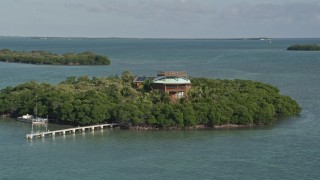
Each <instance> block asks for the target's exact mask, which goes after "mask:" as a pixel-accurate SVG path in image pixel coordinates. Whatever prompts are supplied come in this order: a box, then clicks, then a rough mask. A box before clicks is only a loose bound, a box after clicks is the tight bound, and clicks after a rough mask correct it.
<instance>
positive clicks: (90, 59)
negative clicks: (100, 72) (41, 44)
mask: <svg viewBox="0 0 320 180" xmlns="http://www.w3.org/2000/svg"><path fill="white" fill-rule="evenodd" d="M0 61H2V62H14V63H27V64H49V65H109V64H110V63H111V62H110V60H109V59H108V57H106V56H101V55H97V54H95V53H93V52H83V53H79V54H76V53H65V54H62V55H59V54H54V53H50V52H46V51H31V52H25V51H11V50H10V49H2V50H0Z"/></svg>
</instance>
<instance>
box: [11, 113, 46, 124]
mask: <svg viewBox="0 0 320 180" xmlns="http://www.w3.org/2000/svg"><path fill="white" fill-rule="evenodd" d="M17 119H18V121H21V122H27V123H32V124H46V123H48V118H42V117H34V116H33V115H30V114H26V115H23V116H21V117H18V118H17Z"/></svg>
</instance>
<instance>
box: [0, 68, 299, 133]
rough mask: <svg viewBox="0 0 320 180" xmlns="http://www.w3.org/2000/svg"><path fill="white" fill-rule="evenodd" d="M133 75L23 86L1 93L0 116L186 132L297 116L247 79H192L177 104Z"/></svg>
mask: <svg viewBox="0 0 320 180" xmlns="http://www.w3.org/2000/svg"><path fill="white" fill-rule="evenodd" d="M133 80H134V76H133V75H132V74H131V73H130V72H128V71H125V72H123V73H122V76H120V77H119V76H110V77H99V78H97V77H93V78H89V77H87V76H82V77H78V78H77V77H68V78H67V79H65V80H64V81H62V82H60V83H59V84H49V83H37V82H34V81H31V82H26V83H23V84H20V85H17V86H15V87H6V88H3V89H2V90H1V91H0V114H3V115H8V114H10V115H11V116H12V117H18V116H21V115H23V114H27V113H29V114H34V112H35V97H36V96H37V113H38V115H39V116H47V115H48V116H49V118H50V119H58V120H59V121H60V123H62V124H72V125H75V126H77V125H92V124H99V123H120V124H122V125H125V126H126V127H129V128H130V127H131V128H135V127H145V128H159V129H184V128H192V127H200V126H201V127H230V126H229V125H232V126H239V127H241V126H260V125H268V124H272V123H273V122H275V121H276V120H277V119H279V118H283V117H288V116H294V115H297V114H299V112H300V111H301V108H300V106H299V105H298V103H297V102H296V101H294V100H293V99H291V98H290V97H288V96H284V95H281V94H280V93H279V89H278V88H276V87H274V86H272V85H269V84H265V83H261V82H254V81H250V80H238V79H236V80H221V79H208V78H190V81H191V82H192V86H191V87H190V88H189V89H188V93H187V95H186V96H185V97H182V98H179V99H177V100H176V101H172V99H170V95H169V94H168V93H166V92H163V91H161V90H159V89H154V88H153V86H152V82H153V81H152V80H151V79H150V78H146V79H145V80H144V81H143V83H142V84H141V85H140V86H139V87H136V86H135V84H134V83H133Z"/></svg>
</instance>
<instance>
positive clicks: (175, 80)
mask: <svg viewBox="0 0 320 180" xmlns="http://www.w3.org/2000/svg"><path fill="white" fill-rule="evenodd" d="M153 83H155V84H191V82H190V80H189V79H187V78H182V77H165V76H161V77H157V78H155V79H154V80H153Z"/></svg>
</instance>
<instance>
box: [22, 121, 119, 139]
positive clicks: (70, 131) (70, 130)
mask: <svg viewBox="0 0 320 180" xmlns="http://www.w3.org/2000/svg"><path fill="white" fill-rule="evenodd" d="M114 126H118V124H115V123H112V124H98V125H92V126H82V127H75V128H68V129H61V130H55V131H45V132H38V133H32V134H27V135H26V138H27V139H30V140H31V139H33V137H40V138H44V137H47V136H51V137H55V136H56V135H65V134H74V133H76V132H77V131H78V132H85V131H86V130H91V131H94V130H95V129H100V130H103V128H112V127H114Z"/></svg>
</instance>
